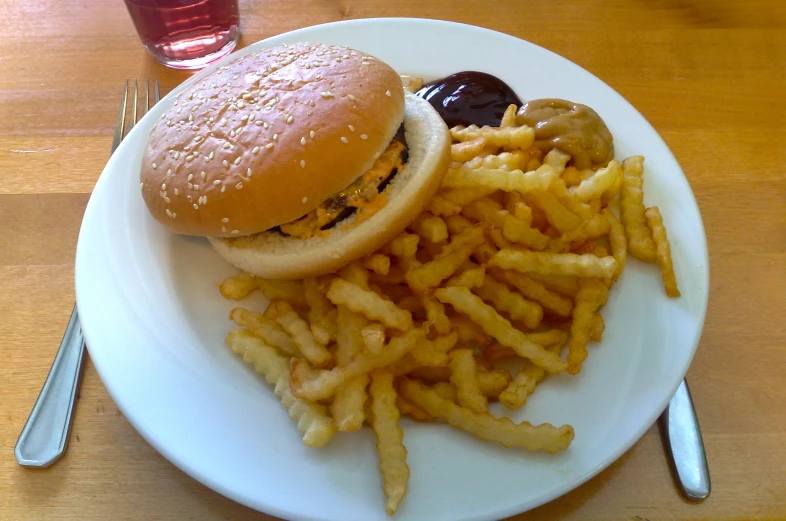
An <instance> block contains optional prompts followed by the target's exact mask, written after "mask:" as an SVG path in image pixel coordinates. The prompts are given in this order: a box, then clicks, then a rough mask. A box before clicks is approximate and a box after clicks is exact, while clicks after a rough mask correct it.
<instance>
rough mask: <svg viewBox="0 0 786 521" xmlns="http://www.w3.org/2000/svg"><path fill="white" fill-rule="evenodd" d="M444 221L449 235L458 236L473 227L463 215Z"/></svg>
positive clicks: (452, 216) (447, 218) (450, 217)
mask: <svg viewBox="0 0 786 521" xmlns="http://www.w3.org/2000/svg"><path fill="white" fill-rule="evenodd" d="M444 220H445V224H446V225H447V227H448V233H449V234H450V235H459V234H461V233H462V232H463V231H464V230H466V229H467V228H473V227H474V226H475V225H474V224H473V223H472V221H470V220H469V219H467V218H466V217H464V216H463V215H451V216H449V217H446V218H445V219H444Z"/></svg>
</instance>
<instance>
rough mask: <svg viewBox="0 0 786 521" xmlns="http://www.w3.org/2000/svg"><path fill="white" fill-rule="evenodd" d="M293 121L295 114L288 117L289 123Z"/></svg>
mask: <svg viewBox="0 0 786 521" xmlns="http://www.w3.org/2000/svg"><path fill="white" fill-rule="evenodd" d="M293 121H295V118H294V117H293V116H288V117H287V123H292V122H293Z"/></svg>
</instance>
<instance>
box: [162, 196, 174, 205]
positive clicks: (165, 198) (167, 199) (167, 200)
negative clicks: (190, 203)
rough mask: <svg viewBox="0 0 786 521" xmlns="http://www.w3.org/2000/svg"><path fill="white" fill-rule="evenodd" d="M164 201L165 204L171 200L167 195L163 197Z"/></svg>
mask: <svg viewBox="0 0 786 521" xmlns="http://www.w3.org/2000/svg"><path fill="white" fill-rule="evenodd" d="M164 202H166V203H167V204H169V203H171V202H172V200H171V199H170V198H169V197H164Z"/></svg>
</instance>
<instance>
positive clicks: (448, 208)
mask: <svg viewBox="0 0 786 521" xmlns="http://www.w3.org/2000/svg"><path fill="white" fill-rule="evenodd" d="M427 209H428V211H429V212H431V213H433V214H434V215H440V216H448V215H458V214H459V213H460V212H461V206H460V205H458V204H456V203H454V202H453V201H451V200H450V199H446V198H444V197H442V196H441V195H439V194H435V195H434V197H432V198H431V201H430V202H429V204H428V207H427Z"/></svg>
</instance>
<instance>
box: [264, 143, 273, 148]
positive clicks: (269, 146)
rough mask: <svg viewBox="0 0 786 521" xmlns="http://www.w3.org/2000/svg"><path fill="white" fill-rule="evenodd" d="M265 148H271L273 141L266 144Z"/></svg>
mask: <svg viewBox="0 0 786 521" xmlns="http://www.w3.org/2000/svg"><path fill="white" fill-rule="evenodd" d="M265 148H267V149H271V148H273V143H268V144H267V145H265Z"/></svg>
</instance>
